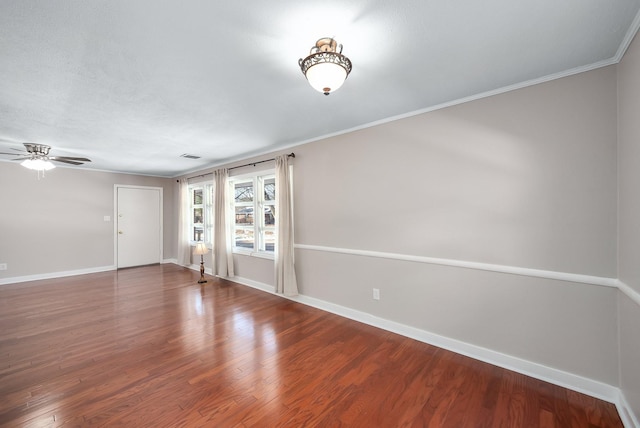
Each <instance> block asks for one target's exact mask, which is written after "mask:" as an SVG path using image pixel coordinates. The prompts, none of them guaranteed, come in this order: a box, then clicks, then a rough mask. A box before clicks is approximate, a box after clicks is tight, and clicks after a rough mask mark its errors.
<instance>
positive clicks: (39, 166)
mask: <svg viewBox="0 0 640 428" xmlns="http://www.w3.org/2000/svg"><path fill="white" fill-rule="evenodd" d="M23 144H24V147H25V149H26V152H25V151H22V150H18V149H13V148H12V150H17V151H19V152H21V153H5V152H0V155H9V156H20V157H19V158H16V159H11V160H12V161H24V162H22V165H24V166H26V167H27V168H30V169H36V170H48V169H51V168H54V167H55V166H54V165H53V164H52V163H51V162H50V161H54V162H62V163H67V164H70V165H82V164H83V163H85V162H91V159H87V158H80V157H73V156H49V151H50V150H51V146H47V145H45V144H31V143H23Z"/></svg>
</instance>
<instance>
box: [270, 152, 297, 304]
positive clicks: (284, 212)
mask: <svg viewBox="0 0 640 428" xmlns="http://www.w3.org/2000/svg"><path fill="white" fill-rule="evenodd" d="M275 160H276V206H277V211H276V229H277V236H278V241H277V243H276V251H275V258H276V260H275V280H276V293H281V294H284V295H285V296H297V295H298V283H297V281H296V271H295V266H294V254H293V244H294V240H293V182H292V178H291V175H292V173H291V167H290V166H289V156H288V155H282V156H277V157H276V159H275Z"/></svg>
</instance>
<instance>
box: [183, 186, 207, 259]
mask: <svg viewBox="0 0 640 428" xmlns="http://www.w3.org/2000/svg"><path fill="white" fill-rule="evenodd" d="M188 189H189V244H190V245H192V246H194V245H196V242H198V241H196V240H195V239H194V229H195V228H196V225H200V224H202V236H203V239H202V241H203V242H204V243H205V245H206V246H207V248H209V249H212V248H213V242H212V237H213V223H212V219H213V183H209V182H207V181H200V182H197V183H189V187H188ZM197 189H202V204H197V205H201V206H202V223H194V221H193V220H194V217H193V214H194V209H196V204H194V191H195V190H197Z"/></svg>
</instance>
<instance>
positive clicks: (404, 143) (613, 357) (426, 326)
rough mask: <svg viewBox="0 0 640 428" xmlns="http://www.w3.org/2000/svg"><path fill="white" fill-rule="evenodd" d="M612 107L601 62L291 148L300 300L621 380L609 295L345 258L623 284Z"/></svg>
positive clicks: (560, 284)
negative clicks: (489, 267) (491, 267)
mask: <svg viewBox="0 0 640 428" xmlns="http://www.w3.org/2000/svg"><path fill="white" fill-rule="evenodd" d="M616 102H617V99H616V68H615V67H607V68H602V69H598V70H595V71H590V72H587V73H582V74H579V75H575V76H571V77H567V78H563V79H559V80H555V81H552V82H549V83H545V84H540V85H536V86H533V87H529V88H525V89H521V90H517V91H513V92H509V93H505V94H501V95H497V96H493V97H489V98H485V99H481V100H477V101H473V102H469V103H465V104H461V105H458V106H454V107H450V108H445V109H442V110H438V111H434V112H430V113H425V114H421V115H417V116H414V117H410V118H405V119H402V120H397V121H394V122H389V123H386V124H382V125H379V126H375V127H372V128H367V129H364V130H360V131H356V132H351V133H348V134H345V135H341V136H336V137H333V138H328V139H325V140H322V141H316V142H313V143H309V144H306V145H302V146H298V147H295V149H293V150H294V151H295V153H296V158H295V161H294V163H295V167H294V179H295V184H294V191H295V198H294V200H295V216H296V230H295V233H296V243H297V244H298V245H302V246H305V247H304V248H303V247H299V248H298V249H297V251H296V265H297V269H296V270H297V275H298V281H299V288H300V292H301V293H302V294H303V295H305V296H308V297H313V298H317V299H321V300H323V301H326V302H330V303H334V304H337V305H341V306H344V307H347V308H351V309H356V310H359V311H363V312H366V313H369V314H372V315H375V316H378V317H380V318H383V319H387V320H391V321H395V322H399V323H402V324H405V325H408V326H412V327H416V328H419V329H422V330H426V331H428V332H431V333H436V334H440V335H443V336H446V337H448V338H452V339H457V340H461V341H464V342H467V343H470V344H474V345H477V346H480V347H484V348H488V349H491V350H493V351H497V352H501V353H504V354H507V355H511V356H515V357H520V358H522V359H525V360H528V361H532V362H536V363H539V364H542V365H545V366H548V367H552V368H556V369H559V370H563V371H567V372H570V373H574V374H577V375H581V376H584V377H587V378H590V379H594V380H598V381H601V382H604V383H606V384H609V385H615V386H617V385H618V340H617V329H618V326H617V298H618V296H617V294H618V291H617V289H616V288H614V287H604V286H598V285H588V284H583V283H575V282H567V281H558V280H551V279H542V278H536V277H530V276H522V275H510V274H504V273H497V272H487V271H482V270H475V269H466V268H460V267H451V266H439V265H432V264H425V263H416V262H410V261H403V260H389V259H384V258H377V257H366V256H362V255H352V254H344V253H340V252H339V251H344V250H346V251H350V250H365V251H374V252H383V253H394V254H400V255H406V256H421V257H434V258H442V259H450V260H454V261H468V262H478V263H488V264H495V265H502V266H509V267H520V268H530V269H540V270H545V271H553V272H564V273H575V274H582V275H590V276H596V277H605V278H616V277H617V272H616V270H617V266H616V242H617V241H616V231H617V221H616V218H617V217H616V212H617V206H616V204H617V199H616V186H617V170H616V156H617V152H616V135H617V134H616V132H617V131H616V127H617V118H616ZM262 158H264V157H262ZM248 161H250V160H248ZM309 246H311V247H315V246H321V247H324V248H323V251H317V250H316V249H313V248H309ZM326 247H330V248H334V249H338V250H337V251H338V252H336V251H331V249H330V248H329V251H327V249H328V248H326ZM235 260H236V266H237V274H238V275H239V276H242V277H246V278H248V279H251V280H254V281H259V282H266V283H268V284H273V280H272V275H270V276H269V275H267V274H266V273H265V272H266V271H265V269H264V265H265V261H264V260H256V259H251V258H248V257H244V256H237V257H236V258H235ZM373 288H378V289H380V290H381V296H382V298H381V300H380V301H374V300H372V289H373Z"/></svg>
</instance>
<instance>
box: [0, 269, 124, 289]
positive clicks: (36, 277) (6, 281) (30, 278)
mask: <svg viewBox="0 0 640 428" xmlns="http://www.w3.org/2000/svg"><path fill="white" fill-rule="evenodd" d="M110 270H116V267H115V266H100V267H95V268H87V269H77V270H67V271H62V272H49V273H40V274H36V275H25V276H14V277H13V278H2V279H0V285H6V284H16V283H20V282H28V281H38V280H41V279H53V278H63V277H65V276H75V275H86V274H88V273H98V272H106V271H110Z"/></svg>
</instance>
